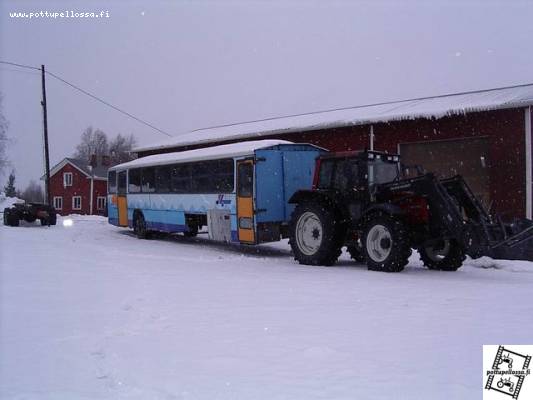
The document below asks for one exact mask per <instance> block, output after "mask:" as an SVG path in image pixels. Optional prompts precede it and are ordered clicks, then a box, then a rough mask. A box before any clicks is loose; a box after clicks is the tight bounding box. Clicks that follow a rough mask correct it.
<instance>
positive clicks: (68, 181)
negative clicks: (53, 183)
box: [63, 172, 72, 187]
mask: <svg viewBox="0 0 533 400" xmlns="http://www.w3.org/2000/svg"><path fill="white" fill-rule="evenodd" d="M63 186H65V187H67V186H72V172H65V173H63Z"/></svg>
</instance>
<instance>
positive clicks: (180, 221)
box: [108, 140, 325, 244]
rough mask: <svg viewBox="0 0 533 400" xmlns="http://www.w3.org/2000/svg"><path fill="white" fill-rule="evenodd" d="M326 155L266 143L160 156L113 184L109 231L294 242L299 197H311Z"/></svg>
mask: <svg viewBox="0 0 533 400" xmlns="http://www.w3.org/2000/svg"><path fill="white" fill-rule="evenodd" d="M322 152H325V150H323V149H321V148H319V147H316V146H313V145H309V144H295V143H291V142H287V141H284V140H259V141H249V142H242V143H234V144H227V145H221V146H215V147H208V148H202V149H196V150H189V151H183V152H176V153H167V154H157V155H152V156H147V157H143V158H139V159H136V160H133V161H130V162H127V163H124V164H120V165H116V166H114V167H112V168H110V170H109V176H108V196H109V198H108V218H109V223H111V224H113V225H117V226H123V227H130V228H133V230H134V232H135V233H136V234H137V236H138V237H140V238H144V237H146V236H147V235H149V234H150V232H151V231H162V232H171V233H175V232H182V233H183V234H184V235H188V236H194V235H196V234H197V233H198V231H199V230H200V229H202V228H203V227H207V231H208V235H209V238H210V239H213V240H218V241H223V242H233V243H246V244H258V243H262V242H271V241H277V240H280V239H281V238H283V237H287V234H288V232H287V231H288V222H289V220H290V216H291V213H292V211H293V208H294V205H292V204H289V203H288V200H289V199H290V197H291V196H292V195H293V193H294V192H295V191H297V190H298V189H310V188H311V186H312V181H313V171H314V166H315V159H316V158H317V157H318V156H319V155H320V154H321V153H322Z"/></svg>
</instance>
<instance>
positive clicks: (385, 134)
mask: <svg viewBox="0 0 533 400" xmlns="http://www.w3.org/2000/svg"><path fill="white" fill-rule="evenodd" d="M373 127H374V135H375V138H374V148H375V149H376V150H386V151H388V152H391V153H396V152H397V151H398V145H399V144H400V143H411V142H421V141H433V140H448V139H461V138H472V137H479V136H484V137H487V138H488V139H489V143H490V150H489V160H488V162H489V179H490V188H489V190H490V195H491V200H492V210H493V211H495V212H497V213H500V214H503V215H504V217H505V219H511V218H513V217H524V216H525V212H526V196H525V187H526V186H525V185H526V182H525V181H526V174H525V157H526V155H525V135H524V110H523V108H515V109H504V110H496V111H486V112H475V113H468V114H464V115H453V116H448V117H444V118H440V119H414V120H403V121H393V122H389V123H377V124H373ZM275 138H277V139H285V140H290V141H293V142H303V143H311V144H315V145H317V146H321V147H325V148H327V149H329V150H332V151H342V150H362V149H365V148H370V125H357V126H347V127H342V128H330V129H321V130H314V131H306V132H295V133H285V134H277V135H264V136H261V139H275ZM257 139H258V138H257V137H256V138H249V139H246V140H257ZM239 141H243V139H240V140H227V141H220V142H217V143H216V144H227V143H235V142H239ZM211 145H215V143H210V144H207V145H205V144H204V145H202V144H199V145H193V146H184V147H176V148H173V149H166V150H163V151H162V150H159V151H146V152H141V153H139V156H140V157H142V156H146V155H151V154H158V153H163V152H172V151H182V150H192V149H195V148H201V147H206V146H211Z"/></svg>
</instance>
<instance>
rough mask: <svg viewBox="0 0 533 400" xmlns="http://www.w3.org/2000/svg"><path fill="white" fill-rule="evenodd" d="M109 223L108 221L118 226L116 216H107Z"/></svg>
mask: <svg viewBox="0 0 533 400" xmlns="http://www.w3.org/2000/svg"><path fill="white" fill-rule="evenodd" d="M109 223H110V224H111V225H115V226H118V218H111V217H109Z"/></svg>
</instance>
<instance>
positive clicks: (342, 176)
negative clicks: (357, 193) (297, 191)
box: [318, 158, 364, 191]
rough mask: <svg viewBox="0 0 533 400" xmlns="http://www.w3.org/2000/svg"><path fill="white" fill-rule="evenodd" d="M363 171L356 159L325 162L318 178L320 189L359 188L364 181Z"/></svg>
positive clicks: (322, 163) (321, 166) (321, 165)
mask: <svg viewBox="0 0 533 400" xmlns="http://www.w3.org/2000/svg"><path fill="white" fill-rule="evenodd" d="M362 175H364V172H363V170H362V169H361V168H360V166H359V160H358V159H356V158H340V159H329V160H323V161H322V162H321V163H320V172H319V176H318V188H319V189H337V190H341V191H343V190H351V189H355V188H357V187H359V186H360V185H361V181H362V180H363V179H364V177H363V176H362Z"/></svg>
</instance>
